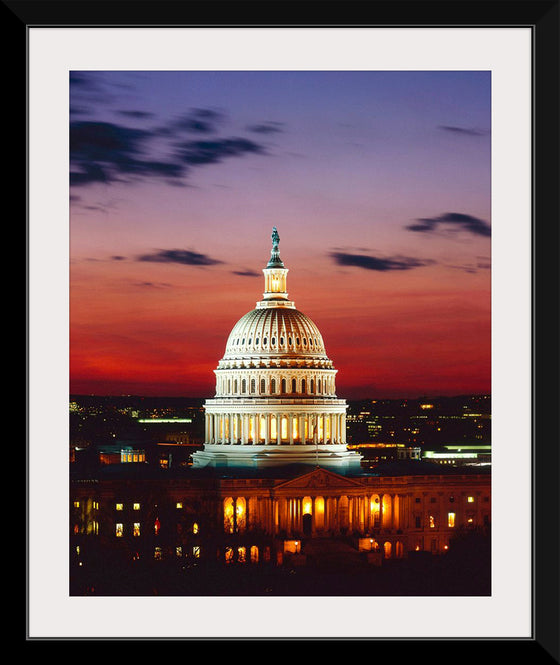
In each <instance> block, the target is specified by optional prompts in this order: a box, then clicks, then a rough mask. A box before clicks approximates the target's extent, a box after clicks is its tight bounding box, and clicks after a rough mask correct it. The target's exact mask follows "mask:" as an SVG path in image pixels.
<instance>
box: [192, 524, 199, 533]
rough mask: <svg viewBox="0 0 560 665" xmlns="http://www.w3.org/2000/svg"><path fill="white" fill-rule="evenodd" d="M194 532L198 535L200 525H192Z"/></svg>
mask: <svg viewBox="0 0 560 665" xmlns="http://www.w3.org/2000/svg"><path fill="white" fill-rule="evenodd" d="M192 532H193V533H198V524H197V523H196V522H195V523H194V524H193V525H192Z"/></svg>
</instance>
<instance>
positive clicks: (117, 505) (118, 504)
mask: <svg viewBox="0 0 560 665" xmlns="http://www.w3.org/2000/svg"><path fill="white" fill-rule="evenodd" d="M122 509H123V504H122V503H117V504H115V510H122Z"/></svg>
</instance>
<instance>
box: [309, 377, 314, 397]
mask: <svg viewBox="0 0 560 665" xmlns="http://www.w3.org/2000/svg"><path fill="white" fill-rule="evenodd" d="M309 392H310V393H311V394H313V393H314V392H315V379H311V382H310V386H309Z"/></svg>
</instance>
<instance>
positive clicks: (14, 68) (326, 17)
mask: <svg viewBox="0 0 560 665" xmlns="http://www.w3.org/2000/svg"><path fill="white" fill-rule="evenodd" d="M558 5H559V3H558V0H550V1H546V0H542V1H540V0H536V1H532V2H530V1H529V2H516V1H515V0H514V1H512V2H511V1H510V2H503V1H493V2H492V1H491V2H463V1H449V0H447V1H445V2H405V1H403V2H401V1H399V0H396V1H395V0H393V1H390V2H365V3H361V2H344V3H342V2H333V3H330V2H321V3H314V2H298V3H289V2H278V3H275V2H271V3H252V2H247V3H223V2H212V1H207V2H173V1H170V2H168V1H165V0H163V1H155V0H153V1H149V2H142V1H141V0H139V1H137V2H126V1H125V2H117V1H115V2H96V1H92V2H90V1H76V0H74V1H72V0H68V1H60V2H56V1H53V2H50V1H46V2H44V1H43V2H42V1H40V0H38V1H27V0H12V1H6V0H4V1H3V2H2V3H1V8H2V10H1V17H2V34H3V43H4V62H6V63H8V62H9V63H10V67H9V68H6V70H5V75H6V76H7V85H9V86H10V89H11V91H12V93H15V94H16V95H17V96H16V97H14V98H12V99H15V101H16V105H15V108H16V109H17V112H16V113H13V108H14V107H13V106H10V108H9V110H8V109H5V122H6V123H9V124H10V125H14V124H15V125H16V126H17V127H18V129H19V132H20V133H21V136H23V137H24V136H25V135H26V126H25V117H26V78H27V60H26V40H27V32H28V29H29V28H30V27H40V26H49V27H52V26H56V27H65V26H66V27H71V26H76V25H79V26H91V27H104V26H119V27H126V26H131V25H133V26H139V27H143V26H146V27H149V26H153V25H157V26H168V25H169V26H175V27H176V26H188V27H193V26H195V27H196V26H212V27H215V26H218V27H221V26H224V27H234V26H241V27H247V26H249V27H259V26H270V25H273V26H275V27H294V26H296V27H297V26H304V27H321V26H328V27H337V26H341V25H344V26H345V27H348V26H359V27H364V26H365V27H368V26H371V27H379V26H381V27H401V26H413V27H432V26H437V27H446V26H453V27H456V26H464V27H481V26H492V27H504V28H507V27H516V26H522V27H530V28H531V31H532V38H533V76H534V84H533V100H532V101H533V164H532V169H533V179H532V186H533V228H532V242H533V247H532V250H533V267H532V279H533V282H532V295H533V303H532V361H533V368H532V381H533V383H532V416H533V431H532V433H533V450H532V463H533V469H532V480H533V488H532V495H533V507H532V516H533V538H534V541H533V543H532V555H533V580H532V582H533V608H532V612H533V634H532V636H531V638H529V639H518V640H511V641H510V640H503V639H496V640H493V639H491V638H489V639H487V640H460V642H461V645H460V648H461V653H462V654H463V656H464V657H470V656H471V655H472V656H475V657H483V658H486V657H488V658H489V657H491V656H490V654H491V653H492V647H497V649H498V650H499V651H498V652H497V653H498V654H499V656H500V657H504V656H505V655H506V650H505V648H506V646H507V647H509V648H510V649H511V653H512V654H515V655H519V656H521V657H527V656H528V657H530V658H532V659H537V661H538V662H547V661H551V662H560V660H559V658H560V649H559V643H560V641H559V626H560V615H559V595H558V591H559V588H560V585H559V574H558V573H559V561H560V551H559V546H558V540H559V539H558V536H559V529H558V526H559V524H560V517H559V512H558V507H559V505H560V501H559V478H558V469H559V468H560V465H559V463H558V462H559V459H558V454H559V453H558V448H559V446H558V444H559V441H560V437H559V431H558V405H559V404H560V401H559V395H558V378H559V377H558V367H559V362H558V347H559V344H558V340H559V339H560V334H559V330H558V303H559V302H560V297H559V293H558V285H559V283H560V280H559V274H558V273H559V270H558V265H559V257H558V247H559V242H558V241H559V238H558V227H559V220H560V214H559V206H558V199H559V197H558V183H559V182H560V174H559V169H558V161H559V160H558V158H559V155H558V146H559V135H558V125H559V118H560V110H559V104H558V82H559V80H560V74H559V61H560V58H559V40H558V32H559V31H558V27H559V11H558V10H559V6H558ZM271 17H276V18H277V20H276V21H274V22H273V23H272V24H271V22H270V18H271ZM14 61H15V63H14ZM6 111H9V112H8V114H7V113H6ZM19 152H20V153H21V152H23V151H21V150H20V151H19ZM23 162H24V163H23V164H22V170H19V169H12V170H11V171H10V173H9V174H8V176H7V177H8V178H9V179H10V181H11V184H12V185H13V186H15V187H17V185H20V186H21V185H22V183H23V182H24V181H25V180H24V178H25V175H24V174H25V169H26V162H25V160H23ZM28 416H29V414H27V417H28ZM512 540H514V537H513V535H512ZM512 546H514V545H512ZM377 611H383V608H382V607H378V608H377ZM349 639H350V638H349ZM26 641H27V643H33V642H36V641H41V640H40V639H39V640H37V638H33V639H32V638H29V636H28V633H27V630H26ZM325 641H326V640H325ZM358 641H367V640H365V639H364V640H358ZM383 642H384V641H383V640H381V643H382V644H381V645H383V646H385V645H384V644H383ZM406 642H408V643H409V646H410V643H413V644H414V648H417V649H420V647H422V649H421V650H419V651H418V652H417V653H418V654H423V653H424V652H425V651H428V650H431V649H434V648H435V647H438V646H443V648H445V649H447V650H448V651H447V653H448V654H449V656H450V657H453V655H455V654H457V653H459V652H458V651H457V650H456V649H457V647H458V646H459V645H457V644H449V640H443V642H442V643H439V644H438V643H437V642H438V641H437V640H427V641H423V640H414V639H412V640H407V641H406ZM426 642H429V644H426ZM381 645H379V644H378V645H370V648H373V650H374V652H377V649H378V647H379V646H381ZM399 646H400V645H399ZM424 647H426V648H424ZM351 648H352V647H351ZM434 653H437V651H434Z"/></svg>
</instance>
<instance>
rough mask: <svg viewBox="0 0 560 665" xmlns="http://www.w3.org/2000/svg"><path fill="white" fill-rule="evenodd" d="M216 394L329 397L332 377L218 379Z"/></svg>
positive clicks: (333, 385) (332, 389)
mask: <svg viewBox="0 0 560 665" xmlns="http://www.w3.org/2000/svg"><path fill="white" fill-rule="evenodd" d="M216 392H217V393H218V394H224V393H225V394H228V395H231V394H233V395H267V396H268V395H278V394H280V395H286V394H301V395H325V394H326V395H331V394H334V392H335V383H334V377H325V378H318V379H309V380H306V379H291V380H290V379H275V378H272V379H270V380H268V379H265V378H261V379H256V378H252V379H231V378H229V379H226V378H223V377H218V380H217V383H216Z"/></svg>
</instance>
